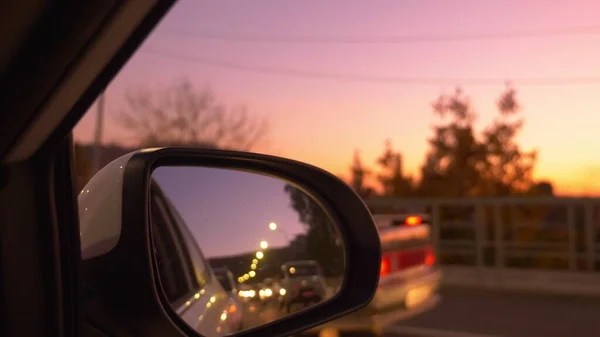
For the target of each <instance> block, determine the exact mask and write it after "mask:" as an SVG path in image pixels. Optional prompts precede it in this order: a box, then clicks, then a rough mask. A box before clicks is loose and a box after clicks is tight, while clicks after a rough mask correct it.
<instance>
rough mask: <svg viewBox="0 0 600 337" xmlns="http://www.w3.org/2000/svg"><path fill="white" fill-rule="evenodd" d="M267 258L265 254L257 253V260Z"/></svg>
mask: <svg viewBox="0 0 600 337" xmlns="http://www.w3.org/2000/svg"><path fill="white" fill-rule="evenodd" d="M264 256H265V254H263V252H256V258H257V259H259V260H260V259H262V258H263V257H264Z"/></svg>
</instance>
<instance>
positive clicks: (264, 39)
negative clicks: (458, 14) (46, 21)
mask: <svg viewBox="0 0 600 337" xmlns="http://www.w3.org/2000/svg"><path fill="white" fill-rule="evenodd" d="M158 34H160V35H165V36H170V37H182V38H194V39H208V40H222V41H234V42H253V43H286V44H294V43H295V44H404V43H421V42H460V41H476V40H506V39H519V38H535V37H553V36H573V35H593V34H600V25H591V26H573V27H561V28H550V29H519V30H509V31H502V32H481V33H478V32H476V33H464V34H424V35H396V36H364V37H361V36H301V35H288V36H285V35H263V36H259V35H254V36H253V35H244V34H229V33H214V32H198V33H177V34H174V33H163V32H160V33H158Z"/></svg>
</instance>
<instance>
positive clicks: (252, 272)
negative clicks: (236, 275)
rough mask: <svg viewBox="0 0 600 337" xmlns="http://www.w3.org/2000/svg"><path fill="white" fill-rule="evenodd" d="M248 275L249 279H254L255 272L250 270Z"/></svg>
mask: <svg viewBox="0 0 600 337" xmlns="http://www.w3.org/2000/svg"><path fill="white" fill-rule="evenodd" d="M248 275H250V277H254V276H256V272H255V271H254V270H251V271H250V272H249V273H248Z"/></svg>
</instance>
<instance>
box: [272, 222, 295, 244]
mask: <svg viewBox="0 0 600 337" xmlns="http://www.w3.org/2000/svg"><path fill="white" fill-rule="evenodd" d="M269 229H270V230H271V231H273V232H275V231H277V232H279V233H281V235H283V237H284V239H285V240H286V241H288V242H289V241H290V239H289V237H288V235H287V233H286V232H285V231H284V230H283V229H281V228H279V226H277V224H276V223H274V222H271V223H269Z"/></svg>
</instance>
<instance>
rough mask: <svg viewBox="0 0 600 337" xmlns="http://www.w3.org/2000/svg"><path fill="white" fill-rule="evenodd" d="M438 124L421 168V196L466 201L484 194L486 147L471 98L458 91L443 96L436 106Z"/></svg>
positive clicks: (434, 106) (458, 89)
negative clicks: (478, 134) (476, 128)
mask: <svg viewBox="0 0 600 337" xmlns="http://www.w3.org/2000/svg"><path fill="white" fill-rule="evenodd" d="M433 108H434V113H435V115H436V116H437V117H438V118H439V124H438V125H435V126H434V127H433V130H434V136H433V137H432V138H430V139H429V144H430V147H431V148H430V150H429V152H428V153H427V154H426V157H425V163H424V164H423V166H422V168H421V183H420V186H419V194H421V195H424V196H445V197H464V196H468V195H477V194H481V191H480V189H481V187H482V185H483V184H482V177H481V175H480V170H481V168H482V164H483V163H484V162H485V156H486V153H485V147H484V146H483V145H482V144H481V143H480V142H479V141H478V140H477V137H476V134H475V131H474V127H473V124H474V122H475V120H476V117H477V115H476V113H475V112H474V111H473V110H472V107H471V103H470V101H469V99H468V98H466V97H464V96H463V94H462V90H461V89H460V88H457V89H456V91H455V93H454V94H453V95H451V96H447V95H441V96H440V97H439V98H438V99H437V100H436V101H435V102H434V104H433Z"/></svg>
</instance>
